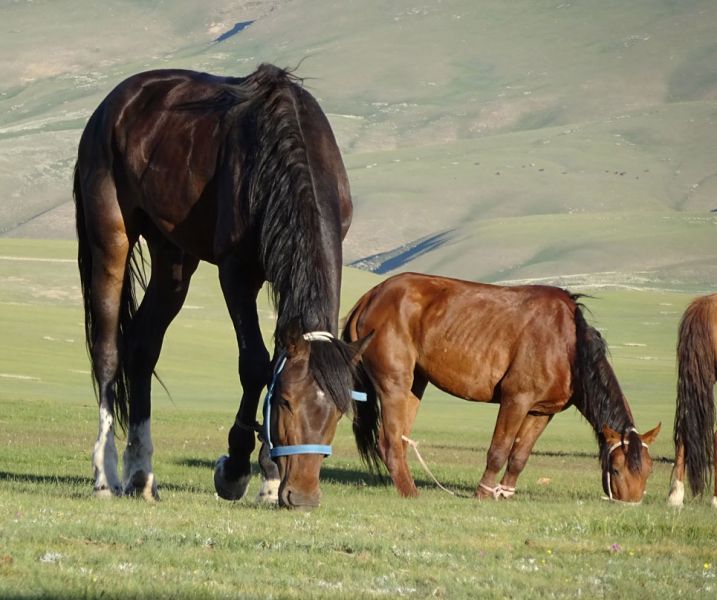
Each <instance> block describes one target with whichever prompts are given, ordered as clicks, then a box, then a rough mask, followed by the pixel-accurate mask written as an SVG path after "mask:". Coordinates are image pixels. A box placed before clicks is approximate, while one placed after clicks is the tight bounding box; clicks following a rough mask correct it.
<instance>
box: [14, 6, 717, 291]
mask: <svg viewBox="0 0 717 600" xmlns="http://www.w3.org/2000/svg"><path fill="white" fill-rule="evenodd" d="M0 22H1V23H3V25H2V26H1V28H2V31H3V35H2V36H0V56H2V57H3V58H2V59H0V235H4V236H12V237H61V238H71V237H72V236H73V231H72V214H73V211H72V206H71V204H70V203H69V199H70V198H69V197H70V185H69V180H70V172H71V168H72V165H73V162H74V156H75V152H76V145H77V141H78V139H79V135H80V132H81V128H82V126H83V125H84V122H85V121H86V119H87V117H88V116H89V114H90V112H91V111H92V110H93V109H94V107H95V106H96V105H97V103H98V102H99V101H100V100H101V99H102V98H103V97H104V95H105V94H106V93H107V92H108V91H109V90H110V89H111V88H112V87H113V86H114V85H115V84H116V83H118V82H119V81H121V80H122V79H123V78H125V77H126V76H128V75H129V74H131V73H134V72H137V71H140V70H145V69H150V68H161V67H183V68H192V69H198V70H207V71H212V72H217V73H225V74H234V75H242V74H246V73H248V72H249V71H251V70H252V69H253V68H254V67H255V66H256V65H257V64H258V63H260V62H262V61H268V62H274V63H277V64H279V65H287V66H294V65H298V64H299V63H301V65H300V68H299V74H300V75H302V76H305V77H307V81H306V85H307V87H308V88H309V89H310V90H311V91H312V93H314V94H315V95H316V96H317V98H318V99H319V101H320V102H321V104H322V106H323V107H324V109H325V111H326V112H327V113H328V114H329V118H330V120H331V122H332V125H333V127H334V129H335V132H336V134H337V137H338V140H339V143H340V146H341V148H342V150H343V152H344V157H345V161H346V163H347V166H348V168H349V176H350V179H351V184H352V191H353V196H354V203H355V208H356V212H355V217H354V223H353V226H352V229H351V232H350V233H349V237H348V238H347V240H346V245H345V258H346V260H347V262H353V263H354V264H357V265H359V266H362V267H368V268H372V269H375V270H378V271H380V272H390V271H392V270H406V269H412V270H427V271H434V272H441V273H445V274H450V275H455V276H460V277H466V278H476V279H483V280H489V281H504V280H511V281H512V280H527V279H534V278H541V279H543V280H547V281H554V282H558V281H562V280H563V279H562V278H565V277H566V276H567V277H568V278H569V279H568V281H573V282H577V283H579V284H580V285H584V286H591V285H606V284H609V285H628V286H640V287H670V288H677V289H686V290H705V289H711V288H712V287H713V283H712V282H714V281H715V279H716V278H717V272H715V266H714V265H717V260H715V259H716V258H717V256H716V254H717V252H715V250H714V248H715V244H713V243H712V240H713V236H712V231H713V230H714V225H715V217H714V216H713V215H712V214H711V211H712V210H714V209H716V208H717V166H716V165H715V161H714V147H715V146H716V142H717V135H716V134H715V132H716V131H717V130H716V129H715V122H716V121H717V71H716V70H715V68H714V65H715V64H717V42H715V40H717V4H715V3H714V2H712V1H711V0H695V1H689V0H687V1H680V2H674V1H667V0H636V1H634V2H630V3H625V2H618V1H606V2H600V3H595V2H589V1H587V0H584V1H577V2H558V1H557V0H553V1H551V2H547V1H534V0H521V1H516V2H509V3H508V2H501V1H499V0H489V1H481V2H475V1H473V0H454V1H437V0H436V1H432V2H429V1H424V2H417V1H415V0H414V1H413V2H408V1H405V0H399V1H397V2H392V3H385V2H378V1H361V2H358V1H345V2H340V3H337V2H326V1H323V0H317V1H309V0H295V1H293V2H288V1H281V0H276V1H269V0H267V1H264V2H260V1H259V2H257V1H253V2H248V1H246V2H236V1H235V2H231V1H228V0H224V1H219V2H213V3H211V5H210V7H209V8H205V7H203V6H201V5H198V4H196V3H192V2H187V1H185V0H181V1H177V2H172V3H163V2H157V1H155V2H131V1H118V0H114V1H111V2H106V3H103V4H96V3H92V2H88V1H85V0H67V1H58V2H50V1H45V2H42V1H39V2H37V1H36V2H13V3H3V4H2V5H0ZM88 23H90V24H91V27H88ZM235 23H242V24H245V25H246V24H247V23H250V24H249V25H248V26H246V27H245V28H244V29H242V30H241V31H237V32H236V33H234V34H232V35H229V32H231V31H233V30H234V26H235ZM88 29H89V31H88ZM237 29H239V28H237ZM223 34H226V35H223ZM219 38H223V40H222V41H215V40H217V39H219ZM302 61H303V62H302Z"/></svg>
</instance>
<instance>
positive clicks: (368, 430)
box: [341, 294, 383, 474]
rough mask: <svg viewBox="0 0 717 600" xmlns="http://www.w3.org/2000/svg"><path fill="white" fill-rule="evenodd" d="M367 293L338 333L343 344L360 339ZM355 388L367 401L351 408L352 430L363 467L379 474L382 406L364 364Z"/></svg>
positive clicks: (357, 372) (358, 374)
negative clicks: (352, 416)
mask: <svg viewBox="0 0 717 600" xmlns="http://www.w3.org/2000/svg"><path fill="white" fill-rule="evenodd" d="M369 296H370V294H365V295H364V296H362V297H361V299H360V300H359V301H358V302H357V303H356V305H355V306H354V307H353V308H352V309H351V312H350V313H349V316H348V317H346V323H345V325H344V328H343V332H342V334H341V339H342V340H343V341H345V342H355V341H356V340H357V339H359V337H360V336H359V334H358V320H359V318H360V316H361V313H362V312H363V310H364V309H365V307H366V305H367V304H368V300H369ZM356 377H357V382H356V384H357V385H356V386H355V387H356V388H357V390H358V391H362V392H365V393H366V402H356V403H355V407H354V420H353V430H354V438H355V439H356V447H357V448H358V451H359V454H360V455H361V459H362V460H363V462H364V464H365V465H366V466H367V467H368V468H369V470H370V471H372V472H374V473H377V474H378V473H380V472H381V465H382V464H383V463H382V462H381V456H380V454H379V447H378V441H379V428H380V423H381V407H380V405H379V402H378V395H377V394H376V388H375V386H374V384H373V381H372V379H371V375H370V373H369V371H368V368H367V366H366V364H365V363H364V361H363V360H362V361H361V362H359V364H358V366H357V368H356Z"/></svg>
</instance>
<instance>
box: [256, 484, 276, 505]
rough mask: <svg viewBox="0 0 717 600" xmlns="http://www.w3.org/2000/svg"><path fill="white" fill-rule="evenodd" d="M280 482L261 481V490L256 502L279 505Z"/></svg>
mask: <svg viewBox="0 0 717 600" xmlns="http://www.w3.org/2000/svg"><path fill="white" fill-rule="evenodd" d="M280 484H281V481H280V480H278V479H262V480H261V488H259V493H258V494H257V496H256V502H263V503H266V504H279V485H280Z"/></svg>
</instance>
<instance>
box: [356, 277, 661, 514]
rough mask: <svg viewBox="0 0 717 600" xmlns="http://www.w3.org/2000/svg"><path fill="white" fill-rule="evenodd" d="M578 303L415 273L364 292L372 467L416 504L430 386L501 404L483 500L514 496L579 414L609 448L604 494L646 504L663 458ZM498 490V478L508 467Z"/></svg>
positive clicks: (361, 311)
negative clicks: (414, 472)
mask: <svg viewBox="0 0 717 600" xmlns="http://www.w3.org/2000/svg"><path fill="white" fill-rule="evenodd" d="M576 299H577V296H574V295H571V294H569V293H568V292H566V291H564V290H561V289H559V288H555V287H547V286H519V287H502V286H496V285H486V284H480V283H471V282H468V281H460V280H457V279H448V278H445V277H431V276H427V275H419V274H415V273H406V274H402V275H397V276H395V277H391V278H390V279H387V280H386V281H384V282H383V283H381V284H379V285H377V286H376V287H374V288H373V289H372V290H370V291H369V292H367V293H366V294H364V295H363V297H362V298H361V299H360V300H359V301H358V303H357V304H356V306H354V308H353V309H352V311H351V313H350V314H349V316H348V318H347V320H346V325H345V327H344V331H343V338H344V340H346V341H351V340H356V339H358V338H360V337H361V336H364V335H366V334H368V333H369V332H371V331H374V332H375V334H374V338H373V340H372V341H371V343H370V345H369V346H368V348H367V349H366V351H365V353H364V354H363V360H362V367H361V368H362V371H363V374H362V382H361V383H362V386H363V388H364V390H365V391H366V392H367V394H368V402H367V403H365V406H363V405H362V406H359V405H357V413H356V415H355V418H354V433H355V436H356V441H357V444H358V448H359V451H360V453H361V455H362V457H363V458H364V460H365V462H366V463H367V464H368V465H369V467H372V468H375V469H378V467H379V462H378V461H379V459H380V460H381V461H383V463H384V464H385V465H386V467H387V468H388V471H389V473H390V474H391V478H392V479H393V482H394V484H395V485H396V487H397V488H398V491H399V492H400V493H401V494H402V495H404V496H414V495H416V493H417V490H416V486H415V484H414V481H413V478H412V477H411V473H410V471H409V468H408V464H407V462H406V448H407V446H406V444H407V441H406V439H405V437H406V436H408V435H409V433H410V431H411V427H412V425H413V422H414V420H415V417H416V413H417V411H418V407H419V404H420V401H421V398H422V396H423V393H424V391H425V389H426V386H427V384H428V383H432V384H434V385H435V386H436V387H438V388H440V389H441V390H443V391H445V392H447V393H449V394H452V395H454V396H457V397H459V398H464V399H466V400H472V401H478V402H495V403H498V404H500V409H499V411H498V418H497V421H496V424H495V431H494V433H493V439H492V441H491V444H490V448H489V450H488V459H487V466H486V469H485V472H484V473H483V476H482V478H481V480H480V484H479V485H478V488H477V490H476V496H477V497H478V498H485V497H494V498H501V497H509V496H512V495H513V493H514V491H515V485H516V481H517V479H518V476H519V475H520V473H521V471H522V470H523V468H524V467H525V464H526V461H527V460H528V456H529V455H530V452H531V450H532V448H533V445H534V444H535V442H536V440H537V439H538V437H539V436H540V434H541V433H542V432H543V430H544V429H545V427H546V426H547V424H548V423H549V422H550V420H551V419H552V417H553V415H555V414H556V413H558V412H560V411H562V410H564V409H565V408H567V407H568V406H570V405H574V406H575V407H576V408H577V409H578V410H579V411H580V412H581V413H582V414H583V415H584V416H585V418H586V419H587V421H588V422H589V423H590V425H591V426H592V427H593V430H594V431H595V434H596V435H597V438H598V443H599V447H600V459H601V465H602V474H603V488H604V490H605V492H606V493H607V495H608V496H609V497H610V498H611V499H614V500H621V501H626V502H639V501H640V500H641V499H642V496H643V494H644V491H645V484H646V481H647V477H648V476H649V474H650V472H651V471H652V460H651V458H650V454H649V452H648V451H647V445H648V444H650V443H652V441H653V440H654V439H655V437H656V435H657V433H658V432H659V429H660V426H659V425H658V426H657V427H656V428H655V429H653V430H652V431H650V432H648V433H646V434H644V435H640V434H638V433H637V431H636V429H635V422H634V419H633V417H632V413H631V411H630V407H629V406H628V404H627V401H626V399H625V397H624V396H623V394H622V391H621V390H620V386H619V385H618V382H617V379H616V377H615V374H614V372H613V370H612V368H611V367H610V364H609V363H608V361H607V358H606V346H605V342H604V341H603V339H602V337H601V336H600V333H598V331H596V330H595V329H594V328H592V327H590V326H589V325H588V324H587V323H586V322H585V319H584V318H583V314H582V311H581V309H580V305H579V304H577V302H576ZM506 462H507V468H506V470H505V473H504V475H503V477H502V479H501V480H500V482H498V475H499V473H500V471H501V470H502V469H503V467H504V466H505V465H506Z"/></svg>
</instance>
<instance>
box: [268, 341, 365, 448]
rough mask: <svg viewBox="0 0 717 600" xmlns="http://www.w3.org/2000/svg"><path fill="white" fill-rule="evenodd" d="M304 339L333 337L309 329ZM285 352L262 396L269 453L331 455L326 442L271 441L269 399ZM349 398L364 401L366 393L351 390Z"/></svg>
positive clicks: (284, 358)
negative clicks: (287, 444)
mask: <svg viewBox="0 0 717 600" xmlns="http://www.w3.org/2000/svg"><path fill="white" fill-rule="evenodd" d="M303 337H304V339H305V340H306V341H308V342H330V341H331V340H333V339H334V336H333V334H331V333H330V332H328V331H310V332H309V333H305V334H304V336H303ZM286 359H287V356H286V352H283V351H282V353H281V354H280V355H279V360H278V361H277V363H276V367H274V374H273V376H272V378H271V383H270V384H269V387H268V389H267V391H266V396H265V398H264V411H263V412H264V431H263V435H264V440H265V441H266V443H267V444H268V445H269V454H270V456H271V457H272V458H277V457H279V456H292V455H294V454H323V455H324V456H331V446H330V445H326V444H294V445H289V446H274V444H272V442H271V399H272V396H273V395H274V386H275V385H276V381H277V379H278V378H279V374H280V373H281V371H282V370H283V369H284V366H285V365H286ZM351 398H352V399H353V400H356V401H358V402H365V401H366V399H367V395H366V393H365V392H357V391H355V390H352V391H351Z"/></svg>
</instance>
